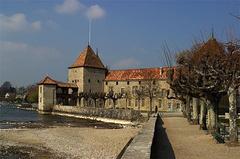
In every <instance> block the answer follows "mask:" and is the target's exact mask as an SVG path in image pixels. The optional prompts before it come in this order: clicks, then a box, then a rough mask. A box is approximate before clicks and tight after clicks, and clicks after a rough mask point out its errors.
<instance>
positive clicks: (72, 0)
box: [55, 0, 106, 19]
mask: <svg viewBox="0 0 240 159" xmlns="http://www.w3.org/2000/svg"><path fill="white" fill-rule="evenodd" d="M55 11H56V12H57V13H60V14H74V13H78V12H82V14H85V16H87V18H88V19H100V18H102V17H104V16H105V15H106V11H105V10H104V9H103V8H102V7H100V6H99V5H97V4H95V5H92V6H90V7H87V6H85V5H84V4H82V3H80V2H79V0H64V2H63V3H62V4H59V5H56V6H55Z"/></svg>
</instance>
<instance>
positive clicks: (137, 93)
mask: <svg viewBox="0 0 240 159" xmlns="http://www.w3.org/2000/svg"><path fill="white" fill-rule="evenodd" d="M134 96H135V99H137V101H138V102H137V104H138V111H140V101H141V100H142V99H143V98H144V96H145V92H144V86H140V87H138V89H136V91H135V92H134Z"/></svg>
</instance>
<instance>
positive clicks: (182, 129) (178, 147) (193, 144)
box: [162, 117, 240, 159]
mask: <svg viewBox="0 0 240 159" xmlns="http://www.w3.org/2000/svg"><path fill="white" fill-rule="evenodd" d="M162 120H163V122H164V125H163V127H164V128H166V133H167V137H168V139H169V141H170V144H171V147H172V148H173V151H174V155H175V158H176V159H239V158H240V147H229V146H227V145H225V144H217V143H216V142H215V141H214V139H213V138H212V136H211V135H206V134H205V132H204V131H202V130H199V126H198V125H190V124H188V122H187V120H186V119H185V118H182V117H166V118H162ZM166 159H167V158H166ZM169 159H170V158H169Z"/></svg>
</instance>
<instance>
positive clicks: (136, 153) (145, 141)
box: [121, 117, 156, 159]
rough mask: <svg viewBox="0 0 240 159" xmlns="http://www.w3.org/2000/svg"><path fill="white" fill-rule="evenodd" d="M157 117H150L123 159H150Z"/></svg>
mask: <svg viewBox="0 0 240 159" xmlns="http://www.w3.org/2000/svg"><path fill="white" fill-rule="evenodd" d="M155 122H156V117H150V119H149V120H148V122H147V123H146V124H145V125H144V126H143V128H142V130H141V131H140V132H139V134H138V135H137V136H136V137H135V138H134V139H133V140H132V142H131V144H130V145H129V146H128V147H127V148H126V150H125V152H124V153H123V155H122V157H121V158H122V159H133V158H137V159H149V158H150V155H151V145H152V140H153V135H154V129H155Z"/></svg>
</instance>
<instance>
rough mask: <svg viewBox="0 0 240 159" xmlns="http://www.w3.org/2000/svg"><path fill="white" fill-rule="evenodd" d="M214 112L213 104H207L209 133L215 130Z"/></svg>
mask: <svg viewBox="0 0 240 159" xmlns="http://www.w3.org/2000/svg"><path fill="white" fill-rule="evenodd" d="M216 120H217V119H216V114H215V111H214V106H213V105H212V104H208V126H207V128H208V131H209V132H210V133H213V132H214V131H215V128H216V123H217V121H216Z"/></svg>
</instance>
